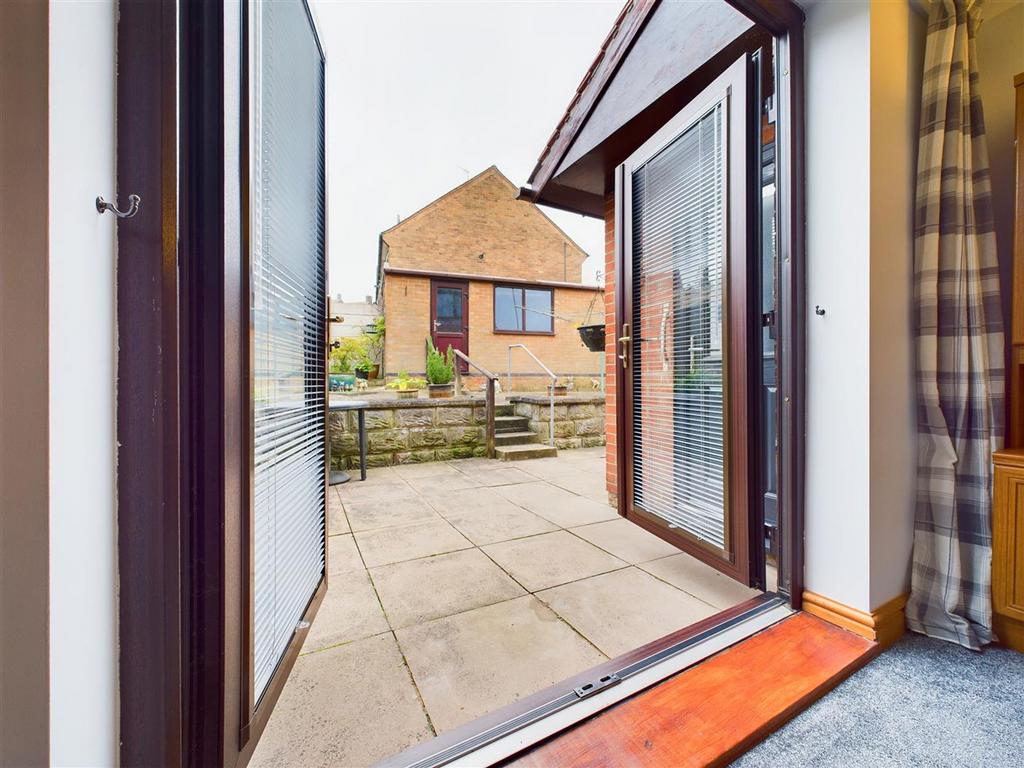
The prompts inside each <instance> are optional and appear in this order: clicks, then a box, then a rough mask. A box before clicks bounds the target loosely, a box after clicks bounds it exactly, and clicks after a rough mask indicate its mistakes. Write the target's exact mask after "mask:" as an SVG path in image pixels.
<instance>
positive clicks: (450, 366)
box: [427, 339, 455, 384]
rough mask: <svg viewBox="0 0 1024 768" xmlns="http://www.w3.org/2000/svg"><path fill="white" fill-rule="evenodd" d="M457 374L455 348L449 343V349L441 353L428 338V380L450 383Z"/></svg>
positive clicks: (435, 382) (432, 382) (433, 382)
mask: <svg viewBox="0 0 1024 768" xmlns="http://www.w3.org/2000/svg"><path fill="white" fill-rule="evenodd" d="M454 376H455V350H453V349H452V347H451V345H450V344H449V345H448V351H447V352H446V353H445V354H443V355H442V354H441V353H440V352H438V351H437V347H435V346H434V344H433V343H432V342H431V341H430V339H427V381H429V382H430V383H431V384H450V383H451V381H452V378H453V377H454Z"/></svg>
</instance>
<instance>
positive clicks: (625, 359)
mask: <svg viewBox="0 0 1024 768" xmlns="http://www.w3.org/2000/svg"><path fill="white" fill-rule="evenodd" d="M630 341H632V337H631V336H630V335H629V323H623V324H622V335H621V336H620V337H619V345H620V346H621V350H620V352H619V354H618V358H619V360H621V361H622V367H623V369H626V368H629V342H630Z"/></svg>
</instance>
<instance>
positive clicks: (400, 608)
mask: <svg viewBox="0 0 1024 768" xmlns="http://www.w3.org/2000/svg"><path fill="white" fill-rule="evenodd" d="M370 576H371V578H372V579H373V583H374V586H376V588H377V594H378V596H379V597H380V601H381V603H382V604H383V605H384V611H385V613H386V614H387V618H388V622H389V623H390V624H391V626H392V627H394V628H396V629H397V628H399V627H408V626H411V625H413V624H422V623H424V622H426V621H430V620H432V619H438V618H441V617H443V616H451V615H452V614H455V613H461V612H462V611H468V610H470V609H473V608H480V607H482V606H485V605H492V604H494V603H500V602H502V601H504V600H510V599H511V598H513V597H519V596H521V595H525V594H526V591H525V590H524V589H523V588H522V587H520V586H519V585H518V584H516V583H515V582H514V581H513V580H512V579H511V578H509V576H508V574H507V573H505V572H504V571H503V570H501V568H499V567H498V566H496V565H495V564H494V563H493V562H492V561H491V560H490V558H488V557H487V556H486V555H485V554H484V553H483V552H481V551H480V550H479V549H466V550H463V551H461V552H451V553H449V554H447V555H437V556H436V557H425V558H421V559H419V560H408V561H406V562H404V563H393V564H392V565H383V566H380V567H379V568H373V569H371V570H370Z"/></svg>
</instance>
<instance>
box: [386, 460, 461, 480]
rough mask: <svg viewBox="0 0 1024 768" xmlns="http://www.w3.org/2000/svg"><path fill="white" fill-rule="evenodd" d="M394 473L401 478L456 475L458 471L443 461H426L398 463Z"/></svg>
mask: <svg viewBox="0 0 1024 768" xmlns="http://www.w3.org/2000/svg"><path fill="white" fill-rule="evenodd" d="M394 469H395V474H396V475H398V476H399V477H401V478H402V479H403V480H412V479H413V478H419V477H438V476H443V475H448V476H451V475H457V474H458V473H459V471H458V470H457V469H455V467H453V466H451V465H450V464H448V463H446V462H444V461H428V462H425V463H423V464H400V465H399V466H397V467H395V468H394Z"/></svg>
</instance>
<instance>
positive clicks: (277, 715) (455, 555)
mask: <svg viewBox="0 0 1024 768" xmlns="http://www.w3.org/2000/svg"><path fill="white" fill-rule="evenodd" d="M328 531H329V533H330V538H329V561H328V573H329V589H328V592H327V596H326V597H325V598H324V602H323V604H322V605H321V607H320V611H319V613H318V615H317V617H316V620H315V621H314V622H313V626H312V628H311V629H310V633H309V635H308V637H307V638H306V642H305V645H304V646H303V648H302V654H301V655H300V656H299V659H298V660H297V661H296V664H295V669H294V671H293V672H292V675H291V678H290V679H289V681H288V683H287V684H286V685H285V688H284V692H283V693H282V696H281V701H280V703H279V704H278V706H277V707H276V709H275V710H274V714H273V715H272V716H271V719H270V722H269V724H268V725H267V729H266V732H265V733H264V734H263V738H262V739H261V741H260V744H259V746H258V747H257V749H256V752H255V754H254V756H253V760H252V764H253V765H254V766H271V765H272V766H312V765H335V766H361V765H370V764H372V763H374V762H376V761H377V760H380V759H381V758H384V757H387V756H388V755H390V754H393V753H395V752H398V751H400V750H402V749H404V748H406V747H408V746H411V745H412V744H416V743H418V742H420V741H424V740H426V739H428V738H430V737H431V736H433V735H435V734H438V733H443V732H444V731H447V730H450V729H451V728H454V727H456V726H458V725H461V724H463V723H465V722H468V721H469V720H472V719H474V718H476V717H479V716H480V715H483V714H486V713H487V712H490V711H492V710H494V709H496V708H498V707H501V706H503V705H505V704H509V703H511V702H513V701H516V700H517V699H520V698H522V697H524V696H527V695H529V694H531V693H534V692H535V691H537V690H540V689H541V688H544V687H546V686H548V685H551V684H553V683H556V682H558V681H559V680H563V679H565V678H566V677H569V676H570V675H573V674H575V673H577V672H581V671H584V670H586V669H588V668H589V667H592V666H594V665H595V664H598V663H600V662H602V661H604V660H606V659H608V658H610V657H613V656H616V655H618V654H621V653H624V652H626V651H628V650H631V649H633V648H635V647H637V646H639V645H642V644H643V643H646V642H648V641H651V640H655V639H657V638H658V637H661V636H663V635H665V634H668V633H669V632H672V631H674V630H676V629H680V628H682V627H685V626H687V625H688V624H691V623H693V622H694V621H697V620H699V619H702V618H705V617H707V616H710V615H713V614H714V613H717V612H718V611H719V610H721V609H723V608H726V607H729V606H731V605H735V604H736V603H739V602H742V601H743V600H746V599H747V598H749V597H751V596H753V595H754V594H756V593H755V592H754V591H753V590H750V589H747V588H746V587H743V586H742V585H739V584H737V583H736V582H734V581H732V580H731V579H729V578H728V577H726V576H723V575H722V574H721V573H719V572H718V571H716V570H714V569H713V568H710V567H709V566H707V565H704V564H703V563H701V562H700V561H698V560H695V559H694V558H692V557H690V556H689V555H686V554H681V553H680V552H679V550H677V549H676V548H675V547H673V546H672V545H670V544H667V543H666V542H664V541H662V540H661V539H659V538H658V537H656V536H654V535H652V534H650V533H647V532H646V531H644V530H642V529H641V528H639V527H637V526H635V525H633V524H632V523H629V522H627V521H625V520H623V519H622V518H620V517H619V516H618V515H617V513H616V512H615V510H614V509H612V508H611V507H610V506H608V503H607V494H606V493H605V491H604V449H603V448H588V449H580V450H572V451H563V452H561V453H560V454H559V455H558V456H557V457H556V458H545V459H534V460H530V461H524V462H522V463H521V464H517V465H516V466H515V467H510V466H509V465H508V463H506V462H499V461H489V460H487V459H465V460H460V461H450V462H436V463H431V464H418V465H409V466H402V467H388V468H385V469H371V470H370V471H369V474H368V477H367V480H366V481H365V482H360V481H358V480H353V481H352V482H350V483H348V484H346V485H342V486H335V487H334V488H331V489H330V496H329V499H328Z"/></svg>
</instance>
